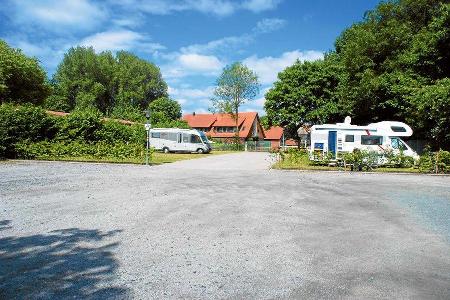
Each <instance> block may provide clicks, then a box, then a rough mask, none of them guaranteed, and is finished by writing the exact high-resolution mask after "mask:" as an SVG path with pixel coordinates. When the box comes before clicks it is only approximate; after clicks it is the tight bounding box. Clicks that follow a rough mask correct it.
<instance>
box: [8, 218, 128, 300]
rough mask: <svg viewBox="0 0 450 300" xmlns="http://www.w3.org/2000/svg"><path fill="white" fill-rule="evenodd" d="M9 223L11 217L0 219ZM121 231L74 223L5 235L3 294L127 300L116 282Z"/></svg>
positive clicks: (124, 290) (44, 297)
mask: <svg viewBox="0 0 450 300" xmlns="http://www.w3.org/2000/svg"><path fill="white" fill-rule="evenodd" d="M0 224H2V226H7V225H8V224H9V221H0ZM117 232H119V231H117V230H116V231H108V232H102V231H99V230H86V229H78V228H69V229H62V230H55V231H51V232H50V233H48V234H36V235H30V236H18V237H14V236H10V237H4V238H0V299H30V298H32V299H36V298H38V299H55V298H56V299H61V298H74V299H80V298H81V299H105V298H108V299H111V298H113V299H122V298H128V297H129V295H128V294H129V293H128V289H126V288H123V287H115V286H112V279H113V278H114V272H115V271H116V269H117V268H118V262H117V260H116V259H115V258H114V255H113V250H114V248H116V247H117V245H118V243H112V242H111V241H110V238H111V237H113V236H114V235H115V234H116V233H117Z"/></svg>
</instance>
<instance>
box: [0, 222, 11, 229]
mask: <svg viewBox="0 0 450 300" xmlns="http://www.w3.org/2000/svg"><path fill="white" fill-rule="evenodd" d="M10 223H11V220H3V221H0V231H2V230H6V229H10V228H11V226H9V224H10Z"/></svg>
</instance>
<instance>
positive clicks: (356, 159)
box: [342, 148, 379, 171]
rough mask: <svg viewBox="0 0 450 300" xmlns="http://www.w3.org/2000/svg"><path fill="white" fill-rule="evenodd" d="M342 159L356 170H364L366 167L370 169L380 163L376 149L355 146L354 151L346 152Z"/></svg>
mask: <svg viewBox="0 0 450 300" xmlns="http://www.w3.org/2000/svg"><path fill="white" fill-rule="evenodd" d="M342 159H343V161H344V164H345V165H347V164H349V165H351V166H352V170H354V171H362V170H364V169H365V170H367V171H369V170H371V169H372V168H373V167H374V166H376V165H378V159H379V154H378V153H377V152H376V151H368V150H361V149H358V148H355V149H354V150H353V152H349V153H344V154H343V156H342Z"/></svg>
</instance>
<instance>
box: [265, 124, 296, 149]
mask: <svg viewBox="0 0 450 300" xmlns="http://www.w3.org/2000/svg"><path fill="white" fill-rule="evenodd" d="M283 133H284V129H283V127H280V126H273V127H270V128H269V129H267V130H265V131H264V135H265V138H264V140H266V141H270V143H271V147H272V149H277V148H279V147H281V146H282V145H284V146H289V147H293V146H297V145H298V144H297V141H295V140H293V139H285V140H284V144H283V139H284V138H285V137H284V136H283Z"/></svg>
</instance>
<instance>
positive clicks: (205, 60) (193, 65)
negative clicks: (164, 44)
mask: <svg viewBox="0 0 450 300" xmlns="http://www.w3.org/2000/svg"><path fill="white" fill-rule="evenodd" d="M178 61H179V62H180V65H181V66H182V67H185V68H187V69H189V70H194V71H219V70H221V69H222V67H223V63H222V62H221V61H220V60H219V59H218V58H217V57H215V56H213V55H200V54H193V53H192V54H182V55H180V56H179V57H178Z"/></svg>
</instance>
